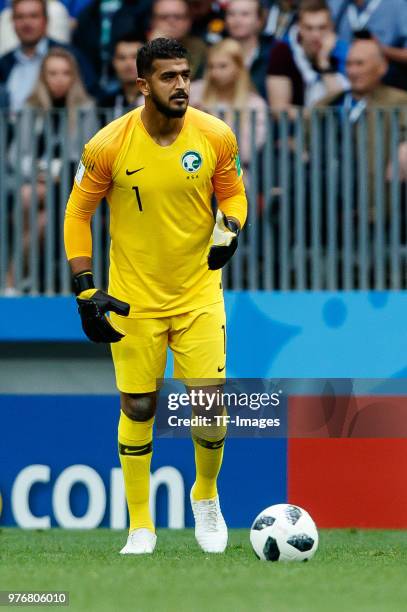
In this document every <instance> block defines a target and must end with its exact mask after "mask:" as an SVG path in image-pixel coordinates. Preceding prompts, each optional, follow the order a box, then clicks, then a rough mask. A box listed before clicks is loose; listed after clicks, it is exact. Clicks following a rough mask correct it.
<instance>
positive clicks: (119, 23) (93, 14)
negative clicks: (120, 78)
mask: <svg viewBox="0 0 407 612" xmlns="http://www.w3.org/2000/svg"><path fill="white" fill-rule="evenodd" d="M150 9H151V0H138V1H137V2H135V1H134V0H92V2H90V4H88V6H86V7H85V8H84V9H83V11H81V13H80V14H79V16H78V20H77V27H76V28H75V30H74V32H73V38H72V40H73V44H74V45H75V46H76V47H77V48H78V49H80V50H81V51H82V53H83V54H84V55H85V56H86V57H87V58H88V59H89V61H90V63H91V64H92V67H93V70H94V71H95V73H96V75H97V78H98V82H99V85H100V87H101V89H109V88H110V87H111V86H112V85H113V86H114V80H113V72H112V69H111V68H112V66H111V59H112V50H113V46H114V43H115V41H116V40H119V38H122V37H123V36H126V34H130V33H132V34H135V33H137V35H141V36H142V35H144V34H145V32H146V31H147V26H148V18H149V14H150Z"/></svg>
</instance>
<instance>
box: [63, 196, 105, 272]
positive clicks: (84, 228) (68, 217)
mask: <svg viewBox="0 0 407 612" xmlns="http://www.w3.org/2000/svg"><path fill="white" fill-rule="evenodd" d="M96 208H97V203H94V202H90V203H89V202H85V201H84V202H83V203H81V204H79V203H77V201H76V200H75V198H73V197H72V195H71V197H70V198H69V200H68V204H67V206H66V211H65V220H64V242H65V251H66V256H67V259H68V260H71V259H74V258H77V257H87V258H91V257H92V232H91V220H92V215H93V214H94V212H95V210H96Z"/></svg>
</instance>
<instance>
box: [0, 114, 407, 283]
mask: <svg viewBox="0 0 407 612" xmlns="http://www.w3.org/2000/svg"><path fill="white" fill-rule="evenodd" d="M112 118H113V114H112V112H107V111H102V110H98V111H95V110H91V111H89V110H88V111H80V112H78V114H77V116H76V117H71V116H68V115H67V114H66V113H64V112H56V111H52V112H48V113H45V114H39V113H37V112H34V111H24V112H23V113H19V114H8V113H6V112H5V111H0V293H4V292H5V291H6V289H8V290H7V293H13V292H14V293H26V294H30V295H38V294H46V295H56V294H62V295H67V294H69V293H70V273H69V269H68V266H67V264H66V261H65V255H64V249H63V240H62V224H63V216H64V209H65V205H66V201H67V199H68V196H69V192H70V188H71V184H72V180H73V176H74V173H75V168H76V165H77V161H78V158H79V156H80V152H81V150H82V146H83V144H84V142H86V140H88V138H89V137H90V136H91V135H92V134H93V133H94V132H95V131H96V130H97V129H99V128H100V127H101V126H102V125H104V124H105V123H106V122H107V121H109V120H110V119H112ZM264 119H265V121H264ZM242 121H249V122H250V126H249V127H250V129H249V130H243V129H242ZM232 123H233V124H234V126H235V129H236V133H237V135H238V139H239V140H240V134H243V133H244V134H248V136H245V137H247V138H250V143H247V142H246V143H245V144H244V145H243V146H241V150H242V151H243V149H244V150H245V151H247V150H249V154H247V152H246V153H245V156H244V159H243V169H244V173H245V182H246V188H247V193H248V198H249V203H250V208H249V217H248V223H247V226H246V228H245V231H244V232H243V234H242V238H241V241H240V242H241V244H240V248H239V250H238V251H237V254H236V256H235V257H234V258H233V260H232V262H231V264H230V266H229V267H228V269H227V271H226V272H225V279H224V280H225V286H226V287H227V288H230V289H251V290H257V289H260V290H271V289H281V290H305V289H313V290H336V289H345V290H352V289H364V290H367V289H376V290H383V289H400V288H404V287H405V286H406V284H407V251H406V226H407V224H406V219H407V215H406V209H407V191H406V178H407V168H406V165H407V152H406V147H407V144H402V143H403V142H404V140H405V139H406V126H407V108H402V109H391V110H388V109H387V110H386V109H375V110H369V111H366V110H365V111H363V112H362V113H360V114H359V116H357V117H355V113H352V112H348V111H345V110H337V109H315V110H313V111H312V113H311V114H310V115H307V116H306V115H304V113H302V112H298V114H297V116H296V117H295V118H294V119H293V118H291V117H289V116H288V115H287V114H282V115H281V116H280V117H279V118H278V119H276V118H274V117H273V116H272V115H271V114H270V115H269V116H267V117H266V118H264V117H263V120H262V122H260V121H259V118H258V117H256V114H255V112H254V111H253V112H251V113H249V112H247V113H246V114H245V116H244V117H240V116H239V113H237V112H236V113H235V117H234V121H233V122H232ZM260 123H261V124H262V125H265V129H264V133H263V132H261V133H259V129H260V128H259V125H260ZM241 144H242V143H241ZM400 145H402V146H401V148H400ZM403 147H404V150H403ZM108 217H109V210H108V207H107V206H106V203H103V204H102V205H101V206H100V207H99V209H98V211H97V213H96V215H95V217H94V220H93V230H92V231H93V245H94V268H95V275H96V280H97V283H98V284H104V285H105V284H106V283H107V270H108V255H109V236H108Z"/></svg>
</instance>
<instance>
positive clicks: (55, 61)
mask: <svg viewBox="0 0 407 612" xmlns="http://www.w3.org/2000/svg"><path fill="white" fill-rule="evenodd" d="M93 107H94V104H93V101H92V99H91V98H90V97H89V96H88V95H87V93H86V92H85V89H84V86H83V84H82V81H81V78H80V76H79V70H78V66H77V63H76V61H75V58H74V56H73V55H72V54H71V53H69V51H67V50H66V49H64V48H59V47H53V48H52V49H51V50H50V51H49V52H48V54H47V55H46V56H45V57H44V60H43V62H42V64H41V69H40V75H39V78H38V81H37V83H36V84H35V87H34V90H33V92H32V94H31V96H30V97H29V99H28V100H27V105H26V107H25V109H24V111H23V115H22V122H21V133H20V138H21V142H20V146H19V147H18V146H17V143H14V146H13V147H12V152H11V159H12V160H13V157H14V159H15V156H16V151H17V150H19V151H21V155H22V159H21V166H20V167H21V172H22V175H23V180H24V181H25V182H24V184H23V186H22V188H21V202H22V209H23V223H24V229H23V232H24V233H23V241H22V242H23V259H24V263H25V268H27V263H28V254H29V250H30V241H31V238H30V235H31V230H32V228H31V225H30V209H31V206H32V204H33V190H32V174H33V172H34V174H35V176H36V194H35V197H36V199H37V201H38V213H37V220H36V223H37V226H36V232H34V235H35V234H37V235H38V239H39V242H40V245H41V244H42V242H43V239H44V234H45V227H46V223H47V215H46V210H45V196H46V188H47V187H48V188H49V187H50V183H49V180H48V181H47V176H50V178H51V184H52V188H53V189H55V190H58V189H59V187H60V180H61V172H62V168H63V158H64V157H65V159H66V161H67V163H68V168H67V169H68V173H69V175H70V177H68V183H70V182H71V180H72V178H73V174H74V168H75V166H76V165H77V160H78V158H79V157H80V152H81V149H82V146H83V143H84V141H86V140H88V139H89V138H90V136H91V135H92V134H93V133H94V131H95V130H96V128H97V126H96V125H95V123H94V113H93ZM50 111H54V112H53V113H52V114H51V115H48V121H47V113H49V112H50ZM61 111H66V112H67V119H68V124H67V132H68V138H66V130H65V127H64V121H63V113H62V112H61ZM80 111H83V115H80ZM90 111H92V112H90ZM52 201H53V202H57V201H58V196H57V194H56V193H55V192H54V193H53V198H52ZM56 227H57V226H56ZM7 286H8V287H13V286H14V273H13V266H12V265H11V266H10V268H9V271H8V280H7Z"/></svg>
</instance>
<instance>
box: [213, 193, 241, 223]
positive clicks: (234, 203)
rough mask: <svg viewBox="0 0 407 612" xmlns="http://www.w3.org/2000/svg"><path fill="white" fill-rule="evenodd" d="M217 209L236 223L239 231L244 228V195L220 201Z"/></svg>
mask: <svg viewBox="0 0 407 612" xmlns="http://www.w3.org/2000/svg"><path fill="white" fill-rule="evenodd" d="M219 208H220V210H221V211H222V212H223V213H224V214H225V215H226V216H227V218H228V219H231V220H233V221H235V222H236V223H238V225H239V228H240V229H241V228H242V227H243V226H244V224H245V221H246V217H247V199H246V196H245V195H244V194H239V195H236V196H232V197H230V198H227V199H225V200H222V201H220V202H219Z"/></svg>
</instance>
